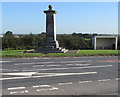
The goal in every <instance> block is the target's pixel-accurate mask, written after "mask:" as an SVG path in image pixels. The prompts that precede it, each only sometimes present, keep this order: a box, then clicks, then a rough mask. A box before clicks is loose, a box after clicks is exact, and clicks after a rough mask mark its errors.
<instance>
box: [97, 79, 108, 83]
mask: <svg viewBox="0 0 120 97" xmlns="http://www.w3.org/2000/svg"><path fill="white" fill-rule="evenodd" d="M98 81H99V82H105V81H110V79H102V80H98Z"/></svg>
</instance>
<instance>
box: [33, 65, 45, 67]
mask: <svg viewBox="0 0 120 97" xmlns="http://www.w3.org/2000/svg"><path fill="white" fill-rule="evenodd" d="M43 66H45V65H34V66H33V67H43Z"/></svg>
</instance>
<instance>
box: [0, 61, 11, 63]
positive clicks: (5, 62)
mask: <svg viewBox="0 0 120 97" xmlns="http://www.w3.org/2000/svg"><path fill="white" fill-rule="evenodd" d="M7 62H11V61H0V63H7Z"/></svg>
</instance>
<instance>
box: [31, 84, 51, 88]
mask: <svg viewBox="0 0 120 97" xmlns="http://www.w3.org/2000/svg"><path fill="white" fill-rule="evenodd" d="M32 87H33V88H38V87H51V86H50V85H36V86H32Z"/></svg>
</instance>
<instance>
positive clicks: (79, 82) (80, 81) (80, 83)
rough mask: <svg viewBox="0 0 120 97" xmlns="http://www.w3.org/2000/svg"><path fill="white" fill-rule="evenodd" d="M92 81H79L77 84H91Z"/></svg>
mask: <svg viewBox="0 0 120 97" xmlns="http://www.w3.org/2000/svg"><path fill="white" fill-rule="evenodd" d="M91 82H92V81H80V82H78V83H80V84H81V83H91Z"/></svg>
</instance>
